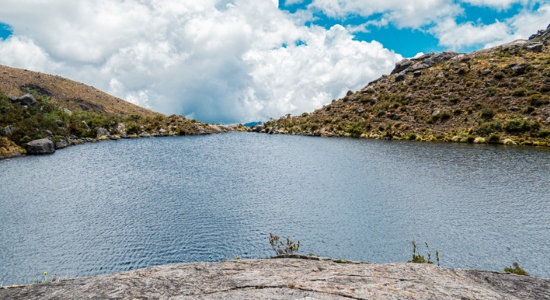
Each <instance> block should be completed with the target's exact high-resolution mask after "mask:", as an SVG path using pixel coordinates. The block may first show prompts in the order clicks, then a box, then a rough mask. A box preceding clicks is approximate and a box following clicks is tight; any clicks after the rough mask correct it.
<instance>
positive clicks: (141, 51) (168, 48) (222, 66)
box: [0, 0, 401, 122]
mask: <svg viewBox="0 0 550 300" xmlns="http://www.w3.org/2000/svg"><path fill="white" fill-rule="evenodd" d="M277 3H278V1H275V0H202V1H179V0H151V1H141V0H102V1H92V0H81V1H72V0H55V1H54V0H40V1H38V0H27V1H23V0H2V10H0V20H2V21H3V22H5V23H7V24H10V25H11V26H13V28H14V35H13V36H12V37H11V38H9V39H8V40H6V41H2V42H0V63H2V64H6V65H10V66H15V67H21V68H28V69H34V70H39V71H43V72H48V73H54V74H59V75H62V76H66V77H69V78H72V79H75V80H77V81H81V82H85V83H88V84H90V85H93V86H95V87H98V88H101V89H103V90H105V91H108V92H111V93H113V94H114V95H116V96H118V97H121V98H124V99H128V100H130V101H132V102H135V103H138V104H140V105H146V106H149V107H151V108H152V109H154V110H157V111H160V112H163V113H166V114H172V113H178V114H184V115H193V116H194V117H196V118H198V119H200V120H203V121H209V122H246V121H252V120H258V119H264V118H266V117H267V116H271V117H278V116H281V115H283V114H285V113H301V112H303V111H311V110H313V109H314V108H318V107H319V106H321V105H322V104H326V103H328V102H330V100H331V99H333V98H337V97H339V96H342V95H343V93H345V91H346V90H347V89H359V88H361V87H363V86H364V85H365V84H366V83H367V82H368V81H370V80H372V79H374V78H376V77H378V76H380V75H381V74H382V73H388V72H389V71H390V70H391V69H392V67H393V64H394V63H395V62H396V61H397V60H399V59H400V58H401V56H400V55H397V54H395V53H392V52H390V51H388V50H386V49H383V47H382V45H380V44H379V43H377V42H372V43H365V42H359V41H354V40H353V39H352V38H353V36H352V35H350V33H349V32H348V31H346V29H344V28H343V27H341V26H335V27H333V28H331V29H330V30H327V29H324V28H320V27H315V26H313V27H305V26H303V25H301V24H303V23H302V22H303V21H304V19H307V18H308V16H310V13H301V14H299V15H291V14H289V13H285V12H282V11H280V10H279V9H277ZM297 41H302V42H304V43H305V44H304V45H301V46H295V43H296V42H297ZM283 44H286V45H288V47H286V48H284V47H281V46H282V45H283Z"/></svg>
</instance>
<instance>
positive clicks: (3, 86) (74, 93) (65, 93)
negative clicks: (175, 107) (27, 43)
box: [0, 66, 159, 117]
mask: <svg viewBox="0 0 550 300" xmlns="http://www.w3.org/2000/svg"><path fill="white" fill-rule="evenodd" d="M25 87H30V88H31V89H34V90H42V94H43V95H44V96H47V97H49V98H50V100H51V101H52V103H57V104H59V105H60V106H63V107H66V108H68V109H70V110H72V111H91V112H96V113H101V114H106V115H112V116H118V117H125V116H129V115H132V114H137V115H141V116H143V117H154V116H156V115H159V113H157V112H154V111H152V110H149V109H146V108H143V107H140V106H137V105H135V104H132V103H129V102H127V101H124V100H122V99H119V98H116V97H114V96H111V95H109V94H107V93H104V92H102V91H100V90H98V89H96V88H94V87H92V86H88V85H85V84H83V83H79V82H76V81H72V80H69V79H66V78H63V77H60V76H55V75H48V74H43V73H39V72H33V71H28V70H22V69H16V68H11V67H7V66H0V92H2V93H4V94H11V95H14V96H21V95H22V94H24V92H25Z"/></svg>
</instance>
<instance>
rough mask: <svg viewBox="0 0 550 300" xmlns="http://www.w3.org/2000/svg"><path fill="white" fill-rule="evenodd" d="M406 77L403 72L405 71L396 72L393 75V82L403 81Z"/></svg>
mask: <svg viewBox="0 0 550 300" xmlns="http://www.w3.org/2000/svg"><path fill="white" fill-rule="evenodd" d="M406 78H407V73H405V72H402V73H399V74H397V76H395V82H400V81H403V80H405V79H406Z"/></svg>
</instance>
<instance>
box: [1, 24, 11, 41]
mask: <svg viewBox="0 0 550 300" xmlns="http://www.w3.org/2000/svg"><path fill="white" fill-rule="evenodd" d="M12 33H13V29H12V28H11V26H9V25H8V24H4V23H0V39H2V40H5V39H7V38H8V37H10V36H11V35H12Z"/></svg>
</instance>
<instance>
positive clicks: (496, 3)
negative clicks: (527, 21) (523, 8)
mask: <svg viewBox="0 0 550 300" xmlns="http://www.w3.org/2000/svg"><path fill="white" fill-rule="evenodd" d="M461 2H463V3H468V4H471V5H475V6H488V7H494V8H498V9H506V8H509V7H510V6H511V5H512V4H515V3H521V4H526V3H528V2H529V1H528V0H462V1H461Z"/></svg>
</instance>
